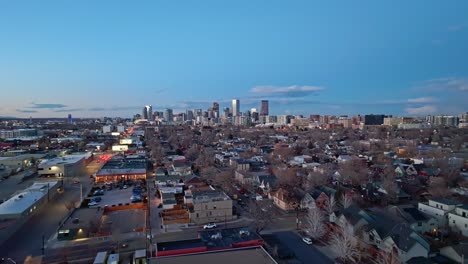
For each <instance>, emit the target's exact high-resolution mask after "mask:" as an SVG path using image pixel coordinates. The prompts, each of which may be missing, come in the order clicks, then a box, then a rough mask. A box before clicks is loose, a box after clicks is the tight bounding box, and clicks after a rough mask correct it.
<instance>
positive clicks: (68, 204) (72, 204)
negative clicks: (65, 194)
mask: <svg viewBox="0 0 468 264" xmlns="http://www.w3.org/2000/svg"><path fill="white" fill-rule="evenodd" d="M76 204H77V201H76V200H71V201H66V202H65V208H67V210H68V211H71V210H72V209H74V208H75V207H76Z"/></svg>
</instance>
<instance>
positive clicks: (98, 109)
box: [86, 106, 142, 112]
mask: <svg viewBox="0 0 468 264" xmlns="http://www.w3.org/2000/svg"><path fill="white" fill-rule="evenodd" d="M141 108H142V107H139V106H112V107H91V108H88V109H86V111H91V112H104V111H125V110H138V109H141Z"/></svg>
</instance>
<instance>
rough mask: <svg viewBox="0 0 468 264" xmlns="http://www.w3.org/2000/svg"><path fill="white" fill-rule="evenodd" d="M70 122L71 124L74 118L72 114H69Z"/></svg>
mask: <svg viewBox="0 0 468 264" xmlns="http://www.w3.org/2000/svg"><path fill="white" fill-rule="evenodd" d="M68 123H69V124H71V123H73V118H72V115H71V114H68Z"/></svg>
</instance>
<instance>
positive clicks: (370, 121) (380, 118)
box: [364, 115, 387, 126]
mask: <svg viewBox="0 0 468 264" xmlns="http://www.w3.org/2000/svg"><path fill="white" fill-rule="evenodd" d="M385 117H387V116H385V115H365V116H364V125H367V126H379V125H383V123H384V118H385Z"/></svg>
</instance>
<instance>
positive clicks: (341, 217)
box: [330, 204, 372, 233]
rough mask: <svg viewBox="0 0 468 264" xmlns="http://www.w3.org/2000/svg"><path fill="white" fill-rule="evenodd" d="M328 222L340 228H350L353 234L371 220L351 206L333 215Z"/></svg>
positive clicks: (358, 209)
mask: <svg viewBox="0 0 468 264" xmlns="http://www.w3.org/2000/svg"><path fill="white" fill-rule="evenodd" d="M330 220H332V221H331V222H334V223H335V224H337V225H338V226H341V227H345V226H350V227H351V228H352V230H353V233H358V231H361V230H362V229H363V227H364V226H366V225H368V224H369V222H370V221H372V218H371V217H370V216H369V214H368V213H367V212H366V211H364V210H362V209H361V208H359V207H358V206H357V205H354V204H353V205H351V206H349V207H348V208H344V209H341V210H339V211H337V212H335V213H333V214H332V216H331V217H330Z"/></svg>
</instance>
